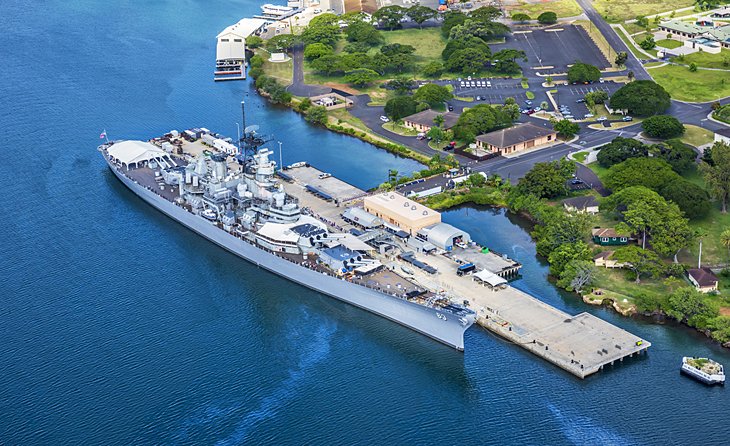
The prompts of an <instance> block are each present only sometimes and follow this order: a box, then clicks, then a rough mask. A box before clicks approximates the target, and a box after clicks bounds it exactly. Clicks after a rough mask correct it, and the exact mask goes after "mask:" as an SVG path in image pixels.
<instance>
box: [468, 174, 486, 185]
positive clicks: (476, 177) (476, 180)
mask: <svg viewBox="0 0 730 446" xmlns="http://www.w3.org/2000/svg"><path fill="white" fill-rule="evenodd" d="M469 183H471V185H472V186H474V187H482V186H484V185H485V184H487V179H486V178H485V177H484V175H482V174H481V173H473V174H471V175H469Z"/></svg>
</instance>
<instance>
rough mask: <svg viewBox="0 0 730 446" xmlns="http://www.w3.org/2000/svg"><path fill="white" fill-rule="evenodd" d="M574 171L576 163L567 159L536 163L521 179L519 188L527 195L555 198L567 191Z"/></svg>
mask: <svg viewBox="0 0 730 446" xmlns="http://www.w3.org/2000/svg"><path fill="white" fill-rule="evenodd" d="M574 173H575V164H574V163H573V162H572V161H568V160H566V159H561V160H558V161H551V162H546V163H536V164H535V165H534V166H533V167H532V169H530V171H529V172H527V174H525V176H524V178H522V179H521V180H520V182H519V184H518V185H517V188H518V190H519V191H520V192H521V193H523V194H525V195H528V194H529V195H534V196H536V197H538V198H554V197H557V196H560V195H564V194H565V193H566V192H567V188H566V183H567V182H568V180H569V179H570V178H571V177H572V176H573V174H574Z"/></svg>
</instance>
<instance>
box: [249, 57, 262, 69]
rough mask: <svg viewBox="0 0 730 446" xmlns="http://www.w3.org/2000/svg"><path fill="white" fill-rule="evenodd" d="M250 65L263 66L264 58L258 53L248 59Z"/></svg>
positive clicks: (253, 66)
mask: <svg viewBox="0 0 730 446" xmlns="http://www.w3.org/2000/svg"><path fill="white" fill-rule="evenodd" d="M248 65H249V66H250V67H251V68H261V67H263V66H264V58H263V57H261V56H260V55H258V54H256V55H254V56H253V57H251V59H250V60H249V61H248Z"/></svg>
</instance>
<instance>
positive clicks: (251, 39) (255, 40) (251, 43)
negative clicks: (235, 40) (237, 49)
mask: <svg viewBox="0 0 730 446" xmlns="http://www.w3.org/2000/svg"><path fill="white" fill-rule="evenodd" d="M263 44H264V39H262V38H261V37H259V36H248V37H246V48H247V49H250V50H253V49H256V48H260V47H261V46H262V45H263Z"/></svg>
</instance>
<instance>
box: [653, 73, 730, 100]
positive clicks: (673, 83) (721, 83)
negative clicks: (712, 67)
mask: <svg viewBox="0 0 730 446" xmlns="http://www.w3.org/2000/svg"><path fill="white" fill-rule="evenodd" d="M650 73H651V76H652V77H653V78H654V80H655V81H656V82H657V83H658V84H660V85H661V86H662V87H664V89H666V90H667V91H668V92H669V94H670V95H671V96H672V98H673V99H678V100H680V101H688V102H705V101H712V100H715V99H718V98H723V97H725V96H730V73H728V72H726V71H708V70H698V71H697V72H695V73H692V72H690V71H689V70H688V69H687V67H681V66H676V65H667V66H664V67H658V68H653V69H652V70H651V72H650Z"/></svg>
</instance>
